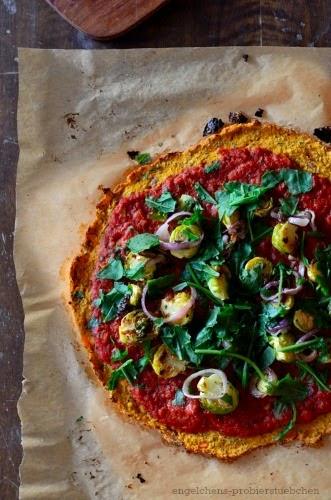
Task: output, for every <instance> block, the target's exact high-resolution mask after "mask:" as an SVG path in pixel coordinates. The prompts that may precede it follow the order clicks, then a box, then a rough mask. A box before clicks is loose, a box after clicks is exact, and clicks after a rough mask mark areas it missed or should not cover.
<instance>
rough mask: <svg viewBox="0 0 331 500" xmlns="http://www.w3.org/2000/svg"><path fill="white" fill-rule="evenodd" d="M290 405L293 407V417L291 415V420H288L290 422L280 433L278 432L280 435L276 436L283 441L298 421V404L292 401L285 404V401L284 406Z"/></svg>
mask: <svg viewBox="0 0 331 500" xmlns="http://www.w3.org/2000/svg"><path fill="white" fill-rule="evenodd" d="M284 406H285V407H288V406H290V407H291V409H292V417H291V420H290V421H289V422H288V424H286V425H285V427H284V428H283V429H282V430H281V431H280V433H279V434H278V436H277V437H276V439H278V440H280V441H282V440H283V439H284V437H285V436H286V435H287V434H288V433H289V432H290V431H291V430H292V429H293V427H294V426H295V423H296V421H297V409H296V406H295V404H294V403H293V402H292V403H290V404H289V405H285V404H284V403H283V407H284Z"/></svg>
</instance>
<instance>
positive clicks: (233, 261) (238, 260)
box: [229, 242, 253, 276]
mask: <svg viewBox="0 0 331 500" xmlns="http://www.w3.org/2000/svg"><path fill="white" fill-rule="evenodd" d="M252 254H253V248H252V245H251V244H250V243H248V242H242V243H240V244H239V245H238V246H237V248H236V250H234V251H233V252H232V254H231V256H230V261H229V263H230V266H231V268H232V270H233V274H234V275H235V276H239V274H240V272H241V269H242V268H243V266H244V264H245V262H246V261H247V260H248V259H249V258H250V257H251V256H252Z"/></svg>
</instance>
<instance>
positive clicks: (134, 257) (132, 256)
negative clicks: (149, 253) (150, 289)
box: [124, 252, 156, 281]
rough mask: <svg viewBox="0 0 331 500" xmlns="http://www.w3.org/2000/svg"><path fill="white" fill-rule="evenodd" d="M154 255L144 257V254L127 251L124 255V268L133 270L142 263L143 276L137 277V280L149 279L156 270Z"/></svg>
mask: <svg viewBox="0 0 331 500" xmlns="http://www.w3.org/2000/svg"><path fill="white" fill-rule="evenodd" d="M155 260H156V259H155V257H154V256H153V257H146V256H145V255H140V254H139V253H132V252H130V253H128V255H127V256H126V257H125V264H124V266H125V270H126V271H129V270H134V269H135V268H137V267H138V266H139V265H140V264H141V265H143V264H144V272H143V276H142V277H141V278H139V280H138V281H143V280H149V279H151V278H153V276H154V273H155V271H156V262H155Z"/></svg>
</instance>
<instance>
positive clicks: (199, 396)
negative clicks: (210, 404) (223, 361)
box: [182, 368, 229, 399]
mask: <svg viewBox="0 0 331 500" xmlns="http://www.w3.org/2000/svg"><path fill="white" fill-rule="evenodd" d="M213 374H216V375H219V377H220V378H221V380H222V392H220V394H218V395H217V396H208V397H206V396H204V395H202V394H190V385H191V383H192V382H193V380H195V379H196V378H201V377H205V376H208V375H213ZM228 384H229V383H228V378H227V376H226V374H225V373H224V372H223V371H222V370H217V369H216V368H206V369H204V370H200V371H198V372H194V373H192V374H191V375H189V376H188V377H187V379H185V380H184V383H183V387H182V392H183V394H184V396H186V397H187V398H190V399H220V398H222V397H223V396H224V394H226V392H227V389H228Z"/></svg>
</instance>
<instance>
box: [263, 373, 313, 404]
mask: <svg viewBox="0 0 331 500" xmlns="http://www.w3.org/2000/svg"><path fill="white" fill-rule="evenodd" d="M268 394H269V395H270V396H277V397H279V398H281V401H282V402H283V403H285V404H290V403H293V402H296V401H302V400H304V399H306V397H307V396H308V388H307V386H306V385H305V384H303V383H302V382H301V381H300V380H297V379H295V378H293V377H292V375H290V374H289V373H287V374H286V375H285V376H284V377H283V378H281V379H279V380H277V381H275V382H270V383H269V390H268Z"/></svg>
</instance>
